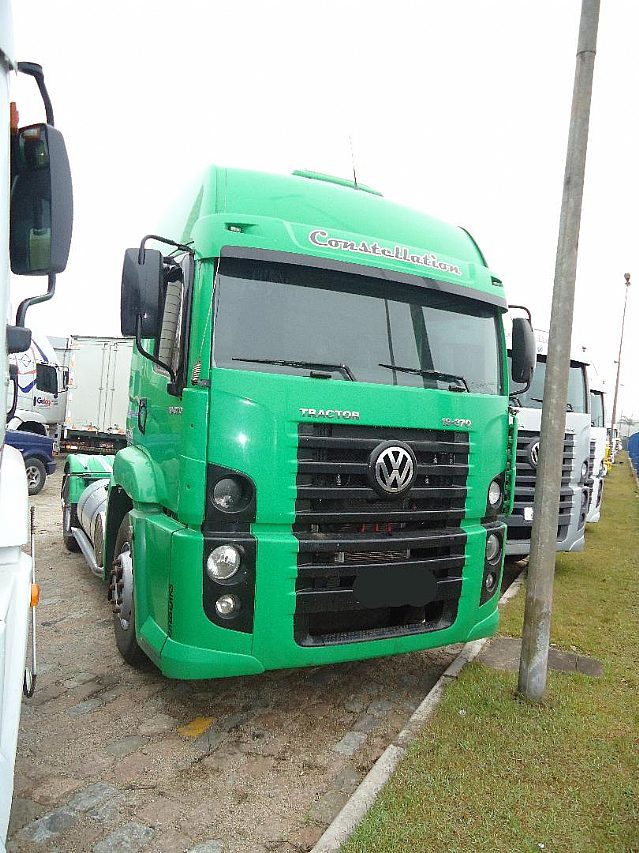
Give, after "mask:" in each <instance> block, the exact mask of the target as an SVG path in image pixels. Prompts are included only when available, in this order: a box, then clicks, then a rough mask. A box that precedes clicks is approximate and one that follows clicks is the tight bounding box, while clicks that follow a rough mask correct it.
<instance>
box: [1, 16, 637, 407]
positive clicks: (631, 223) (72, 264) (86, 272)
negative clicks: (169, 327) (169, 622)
mask: <svg viewBox="0 0 639 853" xmlns="http://www.w3.org/2000/svg"><path fill="white" fill-rule="evenodd" d="M601 6H602V9H601V18H600V24H599V38H598V50H597V59H596V62H595V80H594V92H593V101H592V112H591V123H590V141H589V148H588V162H587V171H586V186H585V193H584V206H583V217H582V226H581V238H580V246H579V267H578V273H577V299H576V306H575V322H574V328H573V343H578V344H580V345H582V344H583V345H586V346H587V347H588V353H589V354H590V356H591V359H592V361H593V363H594V364H595V365H596V367H597V370H598V372H599V373H600V374H601V375H603V377H604V378H606V379H607V381H608V386H609V389H610V408H611V406H612V399H611V398H612V391H613V390H614V380H615V371H616V365H615V363H614V362H615V360H616V358H617V349H618V345H619V333H620V328H621V316H622V310H623V300H624V294H625V287H624V278H623V274H624V273H625V272H630V273H632V274H633V280H634V286H631V288H630V291H629V295H628V312H627V317H626V336H625V342H624V352H623V357H622V377H621V381H622V383H623V387H622V388H621V405H620V406H619V407H618V414H621V413H622V412H623V413H624V414H631V413H632V414H634V415H636V416H637V417H638V418H639V373H638V370H637V367H638V366H639V334H638V330H639V295H638V294H639V228H638V225H639V214H638V212H637V205H638V204H639V166H638V159H639V158H638V157H637V150H638V148H639V111H638V109H637V103H638V97H637V95H638V85H637V84H638V82H639V58H638V57H639V51H638V49H637V44H636V38H637V33H638V32H639V3H638V2H637V0H602V3H601ZM580 9H581V3H580V0H560V1H559V2H558V0H536V2H532V0H530V2H519V0H448V2H441V0H421V2H406V0H394V2H392V3H391V2H386V3H380V2H370V0H369V2H359V1H357V2H346V0H341V2H333V0H324V2H323V3H316V2H313V3H311V2H304V0H295V2H272V1H271V2H268V0H262V2H258V1H257V0H244V2H242V3H234V2H225V3H220V2H213V0H211V2H199V0H180V2H179V3H178V2H164V1H163V0H153V2H151V0H127V2H122V1H121V0H110V2H109V3H100V4H98V3H91V2H81V0H30V2H29V3H14V16H15V29H16V47H17V57H18V59H21V60H22V59H30V60H35V61H38V62H40V63H41V64H42V65H43V66H44V69H45V73H46V78H47V83H48V87H49V91H50V94H51V97H52V100H53V105H54V110H55V118H56V125H57V126H58V127H59V128H60V129H61V130H62V131H63V133H64V134H65V138H66V140H67V146H68V150H69V156H70V159H71V168H72V172H73V179H74V193H75V223H74V237H73V244H72V249H71V256H70V259H69V264H68V267H67V270H66V272H65V273H64V274H63V275H61V276H59V278H58V292H57V294H56V297H55V300H54V301H52V302H50V303H47V304H46V305H44V306H37V307H35V308H33V309H31V311H30V314H29V323H30V324H31V325H32V326H33V327H35V328H39V329H43V330H44V331H45V332H46V333H47V334H51V335H67V334H109V335H115V334H119V289H120V274H121V263H122V254H123V251H124V249H125V248H126V247H127V246H134V245H137V244H138V243H139V241H140V238H141V237H142V236H143V235H144V234H146V233H149V232H150V231H153V230H154V227H155V225H156V223H157V220H158V215H159V212H160V211H161V210H162V209H163V208H166V207H167V206H168V205H169V204H170V202H171V198H172V197H173V196H175V195H177V194H178V193H179V188H180V185H181V184H182V183H183V182H184V181H185V179H187V178H189V177H190V176H192V174H193V173H194V171H195V170H196V169H197V168H198V167H199V166H203V165H205V164H207V163H216V164H219V165H223V166H241V167H245V168H257V169H263V170H266V171H272V172H282V173H286V172H290V171H292V170H293V169H296V168H306V169H313V170H317V171H323V172H329V173H332V174H336V175H340V176H343V177H351V176H352V166H351V152H350V145H349V137H351V138H352V140H353V148H354V153H355V163H356V168H357V177H358V180H360V181H361V182H362V183H366V184H370V185H372V186H373V187H375V188H376V189H378V190H380V191H381V192H383V193H384V195H385V196H386V197H388V198H389V199H392V200H393V201H396V202H399V203H401V204H406V205H408V206H411V207H414V208H418V209H420V210H423V211H426V212H427V213H430V214H432V215H434V216H437V217H440V218H442V219H445V220H447V221H450V222H453V223H455V224H458V225H462V226H464V227H465V228H467V229H468V230H469V231H470V232H471V233H472V234H473V235H474V237H475V238H476V240H477V241H478V242H479V244H480V246H481V247H482V249H483V251H484V254H485V255H486V257H487V259H488V263H489V265H490V267H491V269H492V270H493V271H494V272H495V273H496V274H498V275H499V276H500V277H501V278H502V279H503V281H504V283H505V285H506V288H507V294H508V298H509V301H510V302H514V303H522V302H523V303H525V304H527V305H528V306H529V307H530V308H531V310H532V311H533V319H534V324H535V326H536V327H538V328H547V327H548V324H549V319H550V302H551V295H552V286H553V277H554V267H555V253H556V246H557V232H558V223H559V214H560V205H561V193H562V182H563V173H564V165H565V157H566V142H567V136H568V121H569V116H570V104H571V98H572V86H573V77H574V69H575V53H576V44H577V32H578V25H579V15H580ZM32 85H33V84H32V83H31V82H30V81H24V82H22V81H20V82H18V81H16V83H15V86H14V92H15V94H16V96H17V99H18V100H19V109H20V115H21V122H22V123H23V124H24V123H27V122H30V121H37V120H40V119H41V115H42V114H41V110H39V109H38V108H37V103H38V102H37V99H36V98H34V97H33V96H32V95H33V92H32V89H31V86H32ZM425 242H427V241H425ZM36 282H37V280H36V279H24V278H23V279H17V280H16V281H15V282H14V290H13V298H14V302H16V303H17V301H18V299H20V298H22V297H23V296H24V295H26V294H27V293H28V292H29V293H30V292H31V287H33V285H34V284H35V283H36Z"/></svg>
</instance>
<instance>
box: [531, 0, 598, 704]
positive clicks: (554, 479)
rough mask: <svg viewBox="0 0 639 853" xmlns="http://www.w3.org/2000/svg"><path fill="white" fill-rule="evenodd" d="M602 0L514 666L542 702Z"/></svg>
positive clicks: (583, 82)
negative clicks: (522, 612) (587, 152)
mask: <svg viewBox="0 0 639 853" xmlns="http://www.w3.org/2000/svg"><path fill="white" fill-rule="evenodd" d="M599 3H600V0H582V5H581V22H580V24H579V40H578V44H577V64H576V69H575V82H574V88H573V99H572V112H571V117H570V131H569V135H568V152H567V156H566V171H565V174H564V189H563V198H562V203H561V219H560V223H559V239H558V243H557V258H556V262H555V281H554V287H553V294H552V314H551V319H550V333H549V336H548V356H547V359H546V380H545V384H544V404H543V410H542V414H541V439H540V446H539V464H538V466H537V484H536V488H535V504H534V507H535V509H534V516H533V528H532V534H531V543H530V560H529V566H528V587H527V593H526V609H525V613H524V628H523V634H522V643H521V660H520V664H519V693H520V694H521V695H523V696H524V697H526V698H527V699H529V700H531V701H533V702H540V701H541V700H542V699H543V695H544V691H545V689H546V675H547V670H548V648H549V645H550V619H551V614H552V591H553V580H554V573H555V546H556V542H557V518H558V516H559V490H560V488H561V469H562V459H563V449H564V430H565V426H566V401H567V399H568V371H569V368H570V341H571V336H572V316H573V307H574V301H575V279H576V275H577V245H578V242H579V226H580V222H581V202H582V197H583V184H584V173H585V168H586V148H587V144H588V123H589V119H590V99H591V93H592V78H593V70H594V63H595V49H596V45H597V27H598V24H599Z"/></svg>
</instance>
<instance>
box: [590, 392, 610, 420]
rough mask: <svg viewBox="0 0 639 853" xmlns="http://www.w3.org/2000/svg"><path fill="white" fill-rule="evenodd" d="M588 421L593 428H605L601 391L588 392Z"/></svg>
mask: <svg viewBox="0 0 639 853" xmlns="http://www.w3.org/2000/svg"><path fill="white" fill-rule="evenodd" d="M590 420H591V423H592V426H594V427H605V426H606V420H605V414H604V399H603V392H602V391H591V392H590Z"/></svg>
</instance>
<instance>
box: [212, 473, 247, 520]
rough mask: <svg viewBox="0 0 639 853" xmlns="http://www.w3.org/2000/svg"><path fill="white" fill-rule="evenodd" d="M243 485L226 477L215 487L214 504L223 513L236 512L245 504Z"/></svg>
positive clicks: (232, 478)
mask: <svg viewBox="0 0 639 853" xmlns="http://www.w3.org/2000/svg"><path fill="white" fill-rule="evenodd" d="M243 497H244V490H243V489H242V484H241V483H240V482H239V481H238V480H236V479H235V478H234V477H224V479H223V480H218V481H217V483H216V484H215V485H214V486H213V503H214V504H215V506H216V507H217V508H218V509H221V510H222V511H223V512H235V511H236V510H238V509H239V508H240V506H241V504H242V502H243Z"/></svg>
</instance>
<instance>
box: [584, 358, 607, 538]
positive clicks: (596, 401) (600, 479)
mask: <svg viewBox="0 0 639 853" xmlns="http://www.w3.org/2000/svg"><path fill="white" fill-rule="evenodd" d="M605 398H606V392H605V386H604V382H603V380H601V379H600V378H599V377H598V376H597V375H596V374H594V375H592V374H591V375H590V442H591V445H594V456H593V459H592V479H593V484H592V496H591V498H590V506H589V508H588V517H587V519H586V521H589V522H591V523H594V522H596V521H599V518H600V516H601V502H602V500H603V486H604V477H605V476H606V474H607V473H608V469H607V467H606V448H607V445H608V430H607V428H606V406H605Z"/></svg>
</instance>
